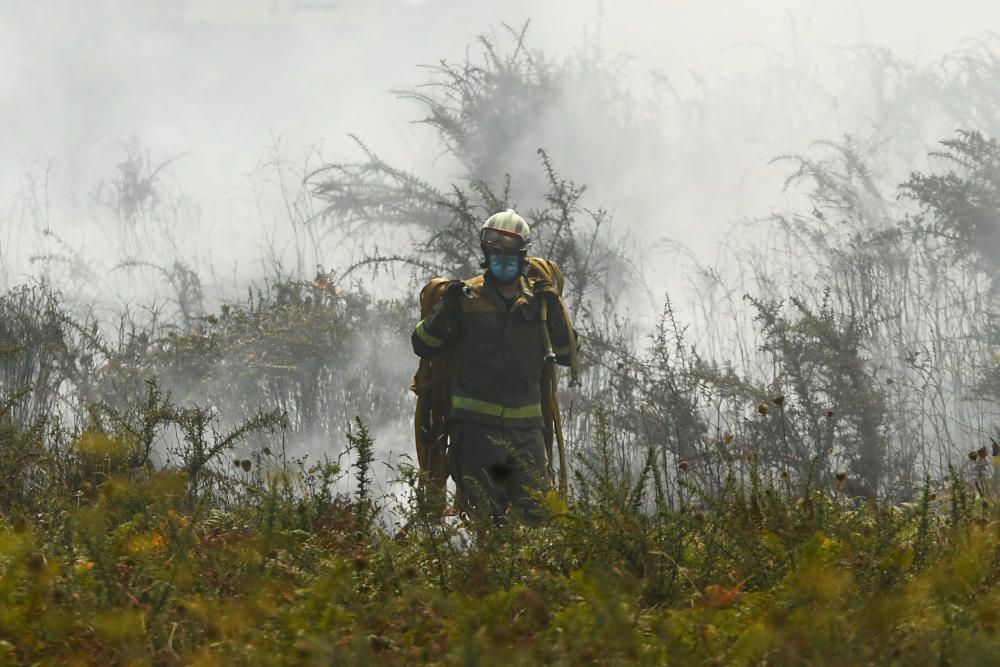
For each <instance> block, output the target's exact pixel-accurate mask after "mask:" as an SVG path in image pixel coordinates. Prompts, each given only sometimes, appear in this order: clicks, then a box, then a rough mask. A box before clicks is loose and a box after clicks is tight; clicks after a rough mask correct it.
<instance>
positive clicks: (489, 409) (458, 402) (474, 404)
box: [451, 396, 542, 419]
mask: <svg viewBox="0 0 1000 667" xmlns="http://www.w3.org/2000/svg"><path fill="white" fill-rule="evenodd" d="M451 407H453V408H456V409H458V410H468V411H469V412H478V413H480V414H484V415H491V416H493V417H500V418H501V419H528V418H531V417H541V416H542V404H541V403H535V404H534V405H523V406H521V407H517V408H512V407H508V406H504V405H500V404H499V403H490V402H489V401H480V400H479V399H476V398H469V397H468V396H452V397H451Z"/></svg>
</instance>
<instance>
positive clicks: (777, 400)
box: [773, 396, 785, 406]
mask: <svg viewBox="0 0 1000 667" xmlns="http://www.w3.org/2000/svg"><path fill="white" fill-rule="evenodd" d="M773 400H774V404H775V405H778V406H781V405H784V404H785V397H784V396H775V397H774V399H773Z"/></svg>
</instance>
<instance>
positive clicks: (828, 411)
mask: <svg viewBox="0 0 1000 667" xmlns="http://www.w3.org/2000/svg"><path fill="white" fill-rule="evenodd" d="M831 417H833V410H827V411H826V418H827V419H830V418H831Z"/></svg>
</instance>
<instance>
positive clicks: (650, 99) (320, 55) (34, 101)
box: [0, 0, 1000, 455]
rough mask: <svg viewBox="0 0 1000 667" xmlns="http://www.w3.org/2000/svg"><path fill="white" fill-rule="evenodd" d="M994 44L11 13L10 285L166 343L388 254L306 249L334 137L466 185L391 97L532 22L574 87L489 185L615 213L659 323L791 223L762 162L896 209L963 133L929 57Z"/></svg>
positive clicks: (543, 19) (783, 31) (600, 23)
mask: <svg viewBox="0 0 1000 667" xmlns="http://www.w3.org/2000/svg"><path fill="white" fill-rule="evenodd" d="M996 18H1000V8H997V6H995V4H994V3H986V2H973V1H971V0H964V1H957V2H952V3H949V4H948V6H947V7H942V6H940V5H934V4H931V3H926V4H923V5H921V4H920V3H916V4H914V3H909V2H903V1H901V0H892V1H887V2H881V3H878V4H877V5H876V4H872V3H862V2H861V0H848V1H847V2H842V3H837V4H836V6H833V5H832V4H830V3H808V2H790V1H787V0H786V1H777V0H772V1H769V2H756V3H732V2H728V1H724V0H713V1H709V2H702V3H650V2H639V1H637V0H628V1H622V2H618V3H614V4H609V5H607V6H604V5H602V4H601V3H593V4H586V5H584V6H583V8H582V9H581V6H580V4H579V3H570V2H548V3H531V2H527V1H524V0H516V1H512V2H505V3H496V2H467V1H459V0H422V1H416V0H410V1H402V0H399V1H396V0H379V1H377V2H362V1H361V0H339V1H337V2H334V1H332V0H329V1H328V0H312V1H310V2H306V1H304V0H257V1H256V2H253V1H246V0H244V1H240V2H237V1H236V0H231V1H222V0H217V1H216V2H211V3H204V2H202V3H187V2H182V1H175V2H160V3H132V2H126V1H125V0H102V1H100V2H92V3H76V2H71V1H69V0H64V1H62V2H58V1H53V2H43V3H34V2H27V1H25V0H7V2H4V3H2V4H0V43H2V44H4V56H3V59H2V61H0V127H2V128H3V133H2V134H3V138H4V141H3V142H2V143H3V148H4V150H3V151H2V153H0V281H2V284H3V286H4V287H10V286H12V285H16V284H19V283H22V282H25V281H27V280H30V279H32V278H36V277H45V278H47V279H48V280H50V281H52V282H53V283H54V284H55V285H56V286H57V287H59V288H60V289H62V290H63V291H64V292H65V293H67V294H68V295H69V296H71V297H72V298H74V299H76V300H77V302H78V303H79V304H81V307H82V308H85V309H88V310H90V311H92V312H96V313H98V314H101V313H105V314H109V313H120V312H121V311H122V310H124V309H126V308H130V309H138V310H141V309H142V307H143V306H146V305H148V304H152V303H156V304H158V306H157V308H159V309H160V311H158V312H162V313H163V314H162V317H164V318H170V317H173V318H176V317H177V316H178V313H179V312H180V311H183V309H184V307H185V302H184V299H185V298H188V297H190V295H188V297H185V296H183V295H182V291H183V289H184V285H185V284H186V283H183V278H184V277H185V276H192V275H193V276H197V277H198V278H199V280H200V281H201V289H202V292H201V295H200V298H201V302H200V308H201V309H202V310H201V311H198V312H199V313H200V312H211V311H212V310H214V308H215V307H216V305H217V304H218V303H219V302H220V301H222V300H226V299H235V298H242V296H243V295H244V293H245V290H246V288H247V286H248V285H249V284H251V283H260V282H261V281H264V280H268V279H273V278H274V277H275V276H280V275H283V276H292V277H295V278H300V279H307V280H308V279H311V278H312V275H313V272H314V271H315V270H316V269H317V268H319V269H329V268H332V267H333V266H335V265H337V264H338V263H344V262H346V261H348V260H349V259H350V258H351V255H353V254H355V253H356V252H357V251H358V249H359V248H362V247H370V245H371V244H372V243H381V244H383V246H384V245H385V244H391V243H392V239H379V238H375V239H370V238H349V239H343V238H337V237H336V236H331V235H329V234H324V233H323V231H322V230H321V228H319V227H318V226H317V224H316V218H317V215H318V207H317V206H316V204H315V202H312V201H311V200H310V198H309V197H308V193H307V192H305V191H304V190H303V187H302V179H303V178H304V176H305V175H306V174H307V173H308V172H309V171H310V170H311V169H313V168H316V167H318V166H320V165H321V164H323V163H324V162H327V161H330V160H335V159H347V160H350V159H356V158H357V157H358V148H357V147H356V146H355V144H354V143H353V142H352V141H351V140H350V139H349V138H348V137H347V136H346V135H347V134H348V133H353V134H355V135H357V136H359V137H360V138H362V140H364V141H365V142H366V144H367V145H368V146H369V147H370V148H371V149H372V150H374V151H375V152H376V153H377V154H378V155H379V157H380V158H382V159H384V160H385V161H386V162H388V163H390V164H393V165H395V166H398V167H401V168H403V169H407V170H412V171H413V172H414V173H416V174H418V175H420V176H421V177H422V178H426V179H427V180H428V181H430V182H431V183H433V184H435V185H438V186H441V187H446V186H447V185H448V184H449V183H451V182H452V181H453V180H454V179H456V178H461V177H462V176H463V173H462V170H461V167H460V165H458V164H456V163H455V162H454V161H453V160H450V159H448V157H447V156H442V155H441V146H440V144H439V143H438V142H437V140H436V138H435V136H434V133H433V132H432V131H431V130H430V129H429V128H428V127H426V126H423V125H418V124H414V123H413V121H414V120H418V119H419V112H420V109H419V108H418V107H416V106H414V104H413V103H412V102H408V101H405V100H400V99H398V98H397V97H395V96H394V95H392V94H391V93H390V91H391V90H398V89H405V88H412V87H414V86H416V85H419V84H421V83H424V82H425V81H426V80H427V78H428V76H430V75H429V74H428V73H427V72H426V71H423V70H421V69H419V68H418V67H417V66H418V65H419V64H435V63H438V62H439V61H440V60H442V59H447V60H449V61H451V62H458V61H462V60H463V58H465V57H466V55H467V54H468V56H469V57H470V58H471V59H473V61H474V60H475V59H476V58H478V57H480V55H481V54H480V53H479V51H478V49H479V47H478V46H476V45H475V44H474V39H475V37H476V35H478V34H480V33H488V34H492V39H494V41H496V42H498V43H501V44H505V45H506V46H509V45H510V42H509V35H508V33H507V32H506V31H505V29H504V28H503V27H502V26H503V25H504V24H507V25H509V26H512V27H514V28H515V29H519V28H520V27H521V26H522V25H523V24H524V22H525V21H526V20H529V19H530V21H531V23H530V26H529V28H528V31H527V38H526V42H525V43H526V45H527V47H528V48H529V49H530V50H532V52H533V53H534V52H537V51H541V52H544V53H545V54H546V57H548V58H549V59H551V60H552V61H553V62H555V63H557V64H558V65H559V66H562V65H566V67H567V70H566V71H569V72H571V73H572V76H569V77H568V78H566V79H565V80H563V81H562V82H561V87H560V88H559V89H558V91H557V93H556V94H555V95H554V96H553V97H552V98H551V99H550V100H549V101H548V103H547V106H546V107H545V108H544V109H542V110H541V111H540V112H539V113H538V115H537V117H535V118H533V119H532V123H531V124H530V126H528V127H526V129H525V132H523V133H522V134H520V135H518V136H517V137H516V138H514V139H512V140H511V141H510V142H509V143H508V144H506V145H503V146H498V147H495V150H496V151H498V153H499V157H497V159H496V162H497V163H498V164H500V165H502V169H501V171H503V172H507V173H510V174H511V176H512V181H513V183H514V186H515V192H516V193H519V194H518V195H517V196H518V197H520V198H521V200H522V201H519V202H518V203H519V205H520V204H523V205H524V206H530V205H531V204H532V202H533V201H534V200H535V199H537V197H539V196H540V195H541V193H542V185H541V180H540V175H541V169H540V168H539V164H538V157H537V154H536V151H537V149H538V148H544V149H545V150H546V151H547V152H548V154H549V156H550V157H551V158H552V160H553V162H554V164H555V166H556V168H557V169H559V170H560V173H561V174H562V175H563V176H564V177H567V178H571V179H573V180H574V181H576V182H578V183H582V184H586V185H588V187H589V191H588V195H587V203H588V205H592V206H595V207H596V206H603V207H606V208H608V209H609V210H610V211H611V212H612V213H613V215H614V218H615V220H616V225H617V228H618V233H619V234H621V235H622V236H623V237H626V238H627V239H628V240H629V242H630V243H631V244H632V245H633V247H634V248H635V249H636V254H637V255H638V259H639V263H640V264H641V265H643V266H645V267H647V268H651V271H650V274H651V278H652V280H651V282H652V284H651V286H650V287H649V288H648V290H649V291H650V292H655V294H653V296H654V297H655V298H654V299H653V300H654V301H658V299H659V296H660V295H661V294H662V293H663V292H667V291H670V292H674V293H677V292H683V290H690V289H691V287H690V285H688V283H687V282H686V280H687V276H686V275H685V272H686V270H687V269H686V268H685V267H686V266H687V265H686V264H683V263H678V262H676V261H675V259H674V258H675V256H674V255H671V254H670V253H669V252H668V249H669V248H671V247H673V246H671V244H670V242H671V241H676V242H679V243H681V244H683V245H684V246H685V247H686V248H688V249H689V250H690V253H691V254H692V256H693V257H695V258H697V259H698V260H699V261H702V262H711V261H714V260H715V259H716V258H717V257H718V256H719V253H720V248H721V247H731V246H732V245H733V244H736V245H739V244H742V243H744V242H747V243H749V242H751V241H752V238H747V237H750V235H752V234H753V233H754V231H753V228H750V231H740V232H739V233H738V234H737V235H736V236H734V235H733V234H732V233H731V230H732V229H733V228H734V226H735V225H736V224H737V223H740V222H742V221H744V220H746V219H748V218H755V217H760V216H766V215H767V214H769V213H771V212H774V211H776V210H781V211H786V210H793V209H795V208H796V207H802V206H808V205H809V203H808V202H807V201H803V200H802V198H801V196H800V195H798V194H796V193H795V192H794V191H786V190H785V189H784V184H785V179H786V177H787V176H788V169H787V167H786V166H785V165H783V164H780V163H779V164H772V163H771V160H772V158H774V157H776V156H779V155H786V154H796V153H805V152H808V151H810V150H813V144H814V142H816V141H817V140H824V139H839V138H841V137H843V136H845V135H852V136H855V137H859V138H860V140H861V141H863V142H868V143H870V144H873V145H878V146H880V150H879V151H878V152H877V153H876V155H877V156H879V159H880V160H881V163H880V164H876V165H875V167H876V176H877V178H878V179H879V182H880V184H881V185H882V186H884V187H885V188H886V189H887V190H891V189H892V187H893V186H894V184H895V183H897V182H899V180H900V179H901V178H902V177H905V175H906V174H907V173H908V172H909V171H910V170H913V169H919V168H922V167H923V166H924V165H925V164H926V162H925V160H926V157H925V156H926V153H927V151H928V150H931V149H933V148H934V147H935V142H936V141H938V140H939V139H941V138H943V137H947V136H950V134H951V133H952V132H953V130H954V129H955V127H956V126H958V125H962V124H965V123H968V122H972V121H975V120H977V119H978V120H981V118H979V117H977V116H976V115H975V113H976V110H975V109H973V110H971V111H967V112H963V111H961V110H959V111H956V110H955V108H954V107H955V105H954V104H953V103H952V101H951V100H948V99H945V98H941V97H939V98H929V97H928V96H927V95H926V92H927V90H929V89H930V87H931V85H932V84H935V83H940V80H941V78H942V77H944V76H945V74H946V73H947V72H946V70H947V59H946V54H949V53H954V52H956V50H958V49H963V48H965V49H968V48H976V47H975V45H974V44H970V43H969V42H968V40H970V39H976V38H980V37H981V31H982V28H983V26H988V25H991V21H992V20H993V19H996ZM491 31H492V32H491ZM505 40H506V41H505ZM939 90H941V88H939ZM958 106H961V105H958ZM963 113H965V114H966V115H964V116H963V115H962V114H963ZM983 129H986V130H989V129H991V128H988V127H987V128H983ZM992 129H994V130H1000V128H992ZM492 176H494V177H496V178H499V177H500V176H502V173H497V174H492ZM740 235H745V236H740ZM470 242H471V239H470ZM316 265H319V266H318V267H317V266H316ZM632 304H633V306H634V307H635V308H636V309H637V311H636V312H637V315H638V317H639V319H642V318H643V317H646V318H651V317H652V312H651V311H649V310H648V304H645V302H644V301H643V299H642V298H641V297H633V298H632ZM187 305H191V304H190V303H188V304H187ZM644 309H646V310H644ZM166 311H169V312H166ZM150 312H152V309H151V311H150ZM405 347H406V345H405V340H404V341H403V342H402V343H401V347H400V349H393V350H391V351H388V352H387V351H386V350H383V349H376V348H374V347H371V346H369V347H364V346H361V347H359V348H358V349H357V350H354V352H353V355H352V356H353V357H354V359H355V362H356V364H359V365H366V364H367V365H368V366H369V367H370V368H372V369H378V373H380V376H379V379H378V381H377V383H373V386H378V387H382V386H397V387H398V388H399V391H400V392H403V393H405V392H406V387H407V386H408V382H409V375H410V373H411V372H412V367H413V365H414V363H415V362H414V359H413V358H412V357H411V356H410V355H409V353H408V351H407V350H406V349H405ZM348 374H349V375H350V376H355V375H358V369H356V368H355V369H353V370H350V371H349V373H348ZM405 400H406V399H405V398H401V397H399V396H396V397H394V398H393V402H397V401H398V402H403V403H405ZM360 408H364V406H359V409H360ZM367 410H368V411H369V413H370V414H375V413H378V412H379V410H378V407H377V406H368V408H367ZM407 428H408V425H407V424H406V415H405V414H404V415H403V418H402V419H401V420H400V421H399V422H398V423H393V422H392V421H391V420H390V421H384V422H381V421H380V422H379V423H378V424H376V425H375V428H374V433H375V435H376V441H377V442H378V443H379V445H380V447H383V448H384V452H385V453H387V454H393V455H398V454H399V453H400V452H406V451H410V448H411V445H410V443H409V439H408V438H406V437H403V436H401V435H400V434H401V433H406V432H407ZM331 437H335V436H333V435H331ZM302 446H303V447H305V448H306V449H307V450H308V449H310V448H311V445H309V444H308V443H305V444H303V445H302ZM316 447H318V448H320V449H324V448H326V447H327V445H325V444H324V445H320V444H317V445H316Z"/></svg>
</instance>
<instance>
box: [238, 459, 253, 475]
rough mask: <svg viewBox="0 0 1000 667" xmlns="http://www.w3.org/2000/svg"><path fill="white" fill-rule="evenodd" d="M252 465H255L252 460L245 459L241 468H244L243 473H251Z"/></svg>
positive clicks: (241, 462)
mask: <svg viewBox="0 0 1000 667" xmlns="http://www.w3.org/2000/svg"><path fill="white" fill-rule="evenodd" d="M252 465H253V463H252V462H251V461H250V459H243V460H242V461H240V467H241V468H243V472H250V466H252Z"/></svg>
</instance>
